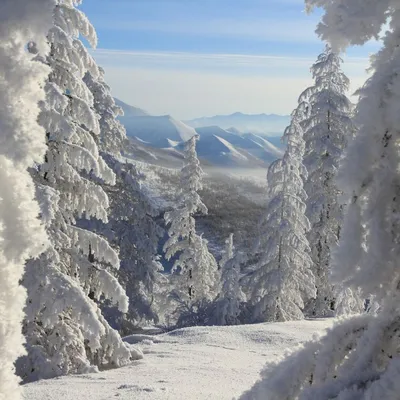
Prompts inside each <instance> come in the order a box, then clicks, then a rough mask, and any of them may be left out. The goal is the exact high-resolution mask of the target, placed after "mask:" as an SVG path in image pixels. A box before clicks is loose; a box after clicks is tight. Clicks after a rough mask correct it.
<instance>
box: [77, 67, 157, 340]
mask: <svg viewBox="0 0 400 400" xmlns="http://www.w3.org/2000/svg"><path fill="white" fill-rule="evenodd" d="M84 82H85V83H86V85H87V86H88V88H89V89H90V91H91V93H92V94H93V98H94V108H95V110H96V112H97V114H98V115H99V116H100V120H99V123H100V144H99V147H100V149H101V155H102V157H103V158H104V160H105V161H106V163H107V165H108V166H109V167H110V168H111V169H112V171H113V172H114V173H115V175H116V184H115V185H103V188H104V190H105V191H106V193H107V195H108V197H109V200H110V210H109V221H108V222H107V223H106V224H104V223H101V221H97V225H100V226H98V227H97V229H99V230H100V231H101V232H102V233H103V234H104V235H105V236H106V237H107V238H108V239H109V241H110V242H111V243H112V244H114V245H115V247H117V248H119V256H120V260H121V268H120V270H119V272H118V277H119V281H120V282H121V284H122V285H123V287H124V288H125V290H126V293H127V296H128V297H129V310H128V312H127V313H122V312H117V311H116V310H115V308H112V309H109V308H107V310H106V309H104V311H105V312H106V313H107V317H108V320H109V321H111V322H113V324H114V325H115V326H116V327H118V329H119V330H120V331H121V332H122V333H124V334H129V333H131V332H132V329H133V328H134V327H135V326H136V325H138V324H139V323H144V322H150V321H151V322H156V323H157V322H159V313H158V311H159V310H158V305H159V304H160V296H159V295H160V285H161V284H162V282H164V279H165V278H164V277H163V276H162V274H161V271H162V270H163V268H162V265H161V264H160V262H159V261H158V259H159V256H158V255H157V252H158V242H159V239H160V237H161V236H162V235H163V234H164V231H163V230H162V229H161V228H160V226H159V225H157V223H156V221H155V218H156V217H157V216H158V212H157V210H155V208H154V207H153V205H152V204H151V201H150V199H149V197H148V196H147V195H146V194H145V192H144V190H143V188H142V185H141V181H143V180H144V179H145V176H144V175H143V173H139V172H138V171H137V169H136V167H135V166H134V165H132V164H130V163H128V162H126V163H122V162H121V161H120V160H119V159H118V155H119V154H120V153H121V150H123V147H124V143H125V142H126V141H127V137H126V130H125V127H124V126H123V125H122V124H121V123H120V122H119V121H118V119H117V118H118V116H120V115H123V110H122V109H121V108H120V107H119V106H117V105H116V103H115V100H114V98H113V97H112V95H111V91H110V88H109V86H108V85H107V84H106V83H105V81H104V71H103V70H102V69H101V68H99V76H98V77H97V78H94V77H93V75H92V74H90V72H87V73H86V75H85V77H84ZM90 225H92V226H93V224H90V223H89V224H88V227H90Z"/></svg>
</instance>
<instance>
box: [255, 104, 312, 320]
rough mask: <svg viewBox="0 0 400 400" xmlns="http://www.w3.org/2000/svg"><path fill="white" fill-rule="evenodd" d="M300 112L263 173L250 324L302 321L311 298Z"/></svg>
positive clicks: (302, 110) (302, 111)
mask: <svg viewBox="0 0 400 400" xmlns="http://www.w3.org/2000/svg"><path fill="white" fill-rule="evenodd" d="M306 110H307V106H306V105H305V104H303V103H301V104H300V105H299V107H298V108H297V109H296V110H295V111H294V112H293V114H292V121H291V125H290V126H288V127H287V128H286V130H285V134H284V139H285V140H286V142H287V148H286V152H285V154H284V156H283V158H282V159H280V160H277V161H275V162H274V163H272V164H271V165H270V167H269V169H268V188H269V189H268V191H269V197H270V201H269V203H268V206H267V210H266V215H265V223H264V224H263V225H262V226H264V227H265V228H266V230H265V231H264V232H262V233H261V235H262V236H261V238H260V240H259V241H260V245H259V248H260V249H262V250H263V252H262V253H261V257H260V260H259V262H258V264H257V266H256V268H255V269H254V271H253V272H252V274H251V282H252V284H253V286H252V294H251V303H252V304H253V316H252V319H253V321H258V322H260V321H285V320H293V319H302V318H303V309H304V306H305V302H307V301H309V300H310V299H311V298H313V297H314V296H315V282H314V276H313V273H312V271H311V267H312V260H311V258H310V255H309V251H310V249H309V244H308V241H307V238H306V233H307V232H308V230H309V228H310V224H309V221H308V219H307V217H306V216H305V209H306V204H305V201H306V199H307V195H306V193H305V191H304V188H303V180H302V177H303V176H306V174H307V172H306V170H305V168H304V166H303V164H302V158H303V154H304V141H303V138H302V136H303V131H302V128H301V125H300V122H301V121H302V119H303V118H304V115H305V112H306Z"/></svg>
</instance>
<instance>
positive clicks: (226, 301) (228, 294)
mask: <svg viewBox="0 0 400 400" xmlns="http://www.w3.org/2000/svg"><path fill="white" fill-rule="evenodd" d="M225 243H226V247H225V251H224V254H223V256H222V259H221V261H220V269H221V291H220V293H219V294H218V297H217V299H216V300H215V309H214V311H213V314H214V315H213V318H212V320H213V324H215V325H237V324H239V322H240V321H239V315H240V313H241V304H242V303H244V302H245V301H246V297H245V295H244V293H243V291H242V288H241V287H240V264H241V261H242V260H243V255H242V254H241V253H239V252H235V247H234V245H233V234H230V235H229V238H228V239H227V240H226V242H225Z"/></svg>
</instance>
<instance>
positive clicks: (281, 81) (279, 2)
mask: <svg viewBox="0 0 400 400" xmlns="http://www.w3.org/2000/svg"><path fill="white" fill-rule="evenodd" d="M81 9H82V10H83V11H84V12H85V13H86V14H87V16H88V17H89V19H90V20H91V22H92V23H93V25H94V26H95V28H96V30H97V33H98V36H99V45H98V49H97V50H96V51H94V52H93V54H94V56H95V58H96V59H97V61H98V63H99V64H100V65H102V66H103V67H104V68H105V70H106V77H107V81H108V83H109V84H110V86H111V87H112V89H113V93H114V95H115V96H116V97H119V98H120V99H121V100H123V101H126V102H128V103H130V104H132V105H136V106H139V107H141V108H144V109H147V110H148V111H149V112H151V113H153V114H172V115H174V116H175V117H177V118H180V119H189V118H194V117H199V116H204V115H214V114H223V113H232V112H236V111H242V112H247V113H261V112H266V113H279V114H288V113H290V111H291V110H292V109H293V108H294V107H295V105H296V100H297V96H298V95H299V93H300V91H301V90H302V89H303V88H305V87H306V86H307V85H308V84H310V83H311V81H310V76H309V67H310V65H311V63H312V62H313V61H314V60H315V58H316V57H317V56H318V54H319V53H320V52H321V50H322V49H323V44H322V43H321V42H320V41H319V39H318V38H317V37H316V35H315V34H314V29H315V25H316V23H317V22H318V18H319V13H318V11H317V12H315V13H313V14H312V15H307V14H306V13H305V12H304V11H303V10H304V6H303V2H302V0H112V1H110V0H84V2H83V5H82V6H81ZM377 48H378V45H377V43H371V44H368V45H367V46H365V47H364V48H354V49H350V50H349V52H348V54H347V55H346V63H345V67H344V69H345V71H346V72H347V73H348V75H349V77H350V78H351V79H352V81H353V86H352V89H355V88H357V87H358V86H359V85H361V84H362V82H363V81H364V80H365V78H366V74H365V68H366V67H367V66H368V55H369V54H370V53H372V52H374V51H375V50H376V49H377Z"/></svg>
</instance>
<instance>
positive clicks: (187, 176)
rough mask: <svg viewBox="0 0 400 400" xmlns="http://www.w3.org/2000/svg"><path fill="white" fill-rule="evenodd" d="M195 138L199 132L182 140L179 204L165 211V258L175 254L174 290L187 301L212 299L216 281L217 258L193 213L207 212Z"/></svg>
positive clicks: (181, 298) (196, 138) (215, 289)
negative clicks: (197, 230) (166, 235)
mask: <svg viewBox="0 0 400 400" xmlns="http://www.w3.org/2000/svg"><path fill="white" fill-rule="evenodd" d="M197 140H198V136H193V137H192V138H191V139H189V140H188V141H187V142H186V143H185V148H184V156H185V162H184V166H183V168H182V170H181V182H180V187H181V192H180V198H179V202H178V204H179V205H178V207H177V208H176V209H175V210H172V211H168V212H167V213H165V221H166V223H167V224H169V225H170V228H169V230H168V235H169V239H168V240H167V242H166V243H165V245H164V251H165V252H166V258H167V259H171V258H172V257H174V256H175V255H177V259H176V260H175V262H174V266H173V269H172V272H173V273H174V274H177V275H178V277H177V279H174V281H175V282H176V287H175V291H176V292H177V294H178V296H179V298H180V300H181V301H182V302H184V303H186V304H190V303H192V302H194V301H195V300H196V301H197V300H213V299H214V298H215V296H216V294H217V286H218V283H219V279H218V266H217V262H216V261H215V258H214V256H213V255H212V254H211V253H210V252H209V251H208V247H207V241H206V240H205V239H204V238H203V237H202V236H201V235H198V234H197V233H196V222H195V216H196V215H197V214H203V215H204V214H207V207H206V206H205V205H204V203H203V202H202V200H201V198H200V196H199V194H198V191H199V190H201V188H202V177H203V170H202V169H201V167H200V162H199V160H198V158H197V154H196V141H197Z"/></svg>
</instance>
